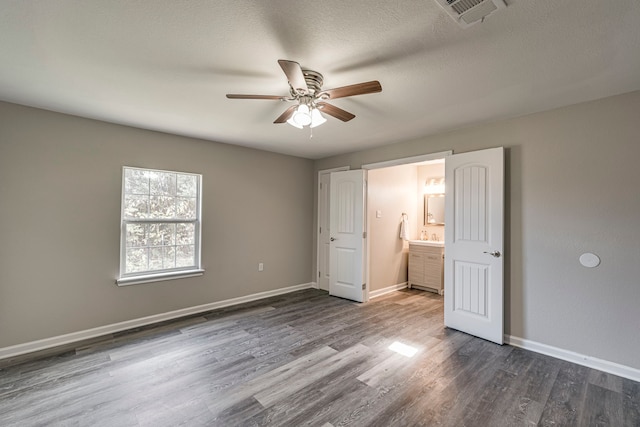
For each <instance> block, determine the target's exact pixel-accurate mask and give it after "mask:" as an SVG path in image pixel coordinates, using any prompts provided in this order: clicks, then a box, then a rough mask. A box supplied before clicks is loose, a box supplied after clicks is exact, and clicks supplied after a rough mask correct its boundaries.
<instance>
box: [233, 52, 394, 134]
mask: <svg viewBox="0 0 640 427" xmlns="http://www.w3.org/2000/svg"><path fill="white" fill-rule="evenodd" d="M278 64H280V67H282V71H284V74H285V75H286V76H287V80H288V81H289V95H288V96H279V95H240V94H233V93H229V94H227V98H229V99H272V100H279V101H286V102H295V105H292V106H291V107H289V108H287V109H286V110H285V111H284V113H282V114H281V115H280V116H279V117H278V118H277V119H276V120H275V121H274V122H273V123H285V122H286V123H289V124H290V125H292V126H295V127H297V128H299V129H302V128H303V127H304V126H310V127H312V128H313V127H316V126H318V125H321V124H322V123H324V122H326V121H327V119H325V118H324V117H323V116H322V114H321V112H322V113H326V114H328V115H330V116H333V117H335V118H337V119H340V120H342V121H343V122H348V121H349V120H351V119H353V118H354V117H355V115H353V114H351V113H349V112H348V111H345V110H343V109H341V108H338V107H336V106H335V105H331V104H329V103H327V102H326V101H327V100H331V99H337V98H345V97H347V96H355V95H365V94H367V93H376V92H381V91H382V86H381V85H380V82H379V81H377V80H373V81H370V82H365V83H357V84H354V85H349V86H342V87H338V88H335V89H327V90H322V81H323V78H322V74H320V73H318V72H317V71H313V70H308V69H306V68H302V67H301V66H300V64H298V63H297V62H295V61H287V60H284V59H280V60H278Z"/></svg>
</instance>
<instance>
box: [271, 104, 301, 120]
mask: <svg viewBox="0 0 640 427" xmlns="http://www.w3.org/2000/svg"><path fill="white" fill-rule="evenodd" d="M296 108H298V106H297V105H292V106H291V107H289V108H287V109H286V110H284V113H282V114H280V117H278V118H277V119H276V120H275V121H274V122H273V123H285V122H286V121H287V120H289V119H290V118H291V116H293V112H294V111H296Z"/></svg>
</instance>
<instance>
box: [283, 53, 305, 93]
mask: <svg viewBox="0 0 640 427" xmlns="http://www.w3.org/2000/svg"><path fill="white" fill-rule="evenodd" d="M278 64H280V67H282V71H284V74H285V75H286V76H287V80H289V84H290V85H291V87H292V88H293V89H294V90H295V91H296V92H298V93H302V94H307V93H309V88H308V87H307V81H306V80H305V79H304V74H303V73H302V67H300V64H298V63H297V62H295V61H287V60H286V59H279V60H278Z"/></svg>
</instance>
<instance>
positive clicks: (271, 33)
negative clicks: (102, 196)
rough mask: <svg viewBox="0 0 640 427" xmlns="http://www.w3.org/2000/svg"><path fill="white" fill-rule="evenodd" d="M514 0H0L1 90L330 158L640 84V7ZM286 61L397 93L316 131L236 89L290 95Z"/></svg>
mask: <svg viewBox="0 0 640 427" xmlns="http://www.w3.org/2000/svg"><path fill="white" fill-rule="evenodd" d="M507 3H508V7H507V8H506V9H504V10H502V11H499V12H497V13H495V14H493V15H491V16H489V17H488V18H487V19H486V20H485V22H484V23H482V24H477V25H474V26H472V27H471V28H468V29H462V28H461V27H459V26H458V25H457V24H456V23H455V22H454V21H453V20H452V19H451V18H450V17H449V15H447V14H446V13H445V12H444V10H442V9H441V8H440V7H439V6H438V5H437V4H436V2H435V1H434V0H398V1H388V0H384V1H383V0H379V1H372V0H351V1H348V2H347V1H344V0H322V1H317V0H316V1H303V0H297V1H296V0H289V1H283V0H270V1H248V0H234V1H204V0H188V1H187V0H181V1H179V0H147V1H135V2H134V1H131V0H78V1H70V0H50V1H37V0H0V99H1V100H4V101H8V102H14V103H18V104H24V105H28V106H34V107H39V108H45V109H49V110H53V111H59V112H64V113H69V114H74V115H78V116H83V117H89V118H95V119H99V120H104V121H108V122H114V123H121V124H126V125H131V126H136V127H140V128H145V129H154V130H159V131H164V132H170V133H174V134H179V135H187V136H193V137H198V138H204V139H209V140H212V141H219V142H224V143H230V144H237V145H243V146H249V147H255V148H258V149H264V150H269V151H275V152H280V153H286V154H291V155H295V156H301V157H307V158H321V157H325V156H329V155H333V154H339V153H345V152H350V151H355V150H360V149H364V148H367V147H373V146H379V145H384V144H389V143H394V142H400V141H404V140H409V139H414V138H418V137H421V136H425V135H429V134H434V133H439V132H443V131H447V130H451V129H454V128H459V127H464V126H470V125H473V124H478V123H482V122H487V121H492V120H496V119H501V118H506V117H514V116H519V115H523V114H528V113H533V112H537V111H543V110H548V109H551V108H555V107H560V106H565V105H569V104H574V103H577V102H582V101H587V100H592V99H597V98H602V97H605V96H609V95H615V94H619V93H624V92H629V91H633V90H638V89H640V1H638V0H615V1H603V0H562V1H558V0H507ZM278 59H289V60H294V61H298V62H300V64H301V65H302V66H304V67H307V68H311V69H314V70H317V71H319V72H321V73H322V74H323V75H324V86H323V87H324V88H334V87H339V86H344V85H348V84H353V83H359V82H363V81H368V80H379V81H380V82H381V84H382V87H383V91H382V93H379V94H370V95H363V96H358V97H353V98H344V99H338V100H335V101H332V102H333V104H334V105H336V106H338V107H340V108H343V109H345V110H347V111H350V112H352V113H353V114H355V115H356V118H355V119H353V120H352V121H350V122H348V123H343V122H340V121H339V120H337V119H334V118H329V119H328V122H327V123H326V124H324V125H322V126H320V127H317V128H315V129H314V130H313V138H311V139H310V138H309V137H310V133H309V130H308V129H304V130H299V129H295V128H293V127H291V126H289V125H286V124H280V125H274V124H272V122H273V120H274V119H275V118H276V117H278V116H279V115H280V113H281V112H282V111H284V109H285V108H286V107H287V106H288V104H285V103H283V102H280V101H264V100H229V99H226V98H225V94H226V93H254V94H270V95H286V94H287V93H288V85H287V82H286V78H285V77H284V74H283V73H282V71H281V69H280V67H279V66H278V63H277V60H278ZM639 117H640V116H639ZM0 143H1V141H0Z"/></svg>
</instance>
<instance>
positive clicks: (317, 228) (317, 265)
mask: <svg viewBox="0 0 640 427" xmlns="http://www.w3.org/2000/svg"><path fill="white" fill-rule="evenodd" d="M350 168H351V167H350V166H340V167H337V168H331V169H322V170H319V171H318V185H317V190H318V193H317V194H316V196H317V197H318V210H317V211H316V272H315V277H314V280H318V282H317V283H316V282H313V283H316V286H315V287H316V288H317V289H320V283H319V282H320V281H319V279H320V277H319V276H318V271H320V207H321V206H320V175H325V174H330V173H331V172H344V171H348V170H349V169H350Z"/></svg>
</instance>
